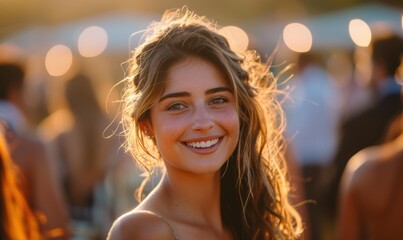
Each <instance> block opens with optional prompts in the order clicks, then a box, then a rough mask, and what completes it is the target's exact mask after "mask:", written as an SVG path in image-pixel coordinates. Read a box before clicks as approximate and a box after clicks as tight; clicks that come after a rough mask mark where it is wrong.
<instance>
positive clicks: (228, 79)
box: [108, 9, 302, 240]
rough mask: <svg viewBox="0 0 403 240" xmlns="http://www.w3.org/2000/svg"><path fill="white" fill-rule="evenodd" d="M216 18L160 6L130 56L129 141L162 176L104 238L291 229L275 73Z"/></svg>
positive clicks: (264, 235) (249, 234) (232, 235)
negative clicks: (239, 46)
mask: <svg viewBox="0 0 403 240" xmlns="http://www.w3.org/2000/svg"><path fill="white" fill-rule="evenodd" d="M219 30H220V28H219V27H217V25H216V24H214V23H213V22H211V21H209V20H208V19H207V18H205V17H200V16H197V15H196V14H194V13H193V12H190V11H188V10H187V9H181V10H176V11H167V12H166V13H165V14H164V15H163V17H162V20H161V21H160V22H157V23H154V24H152V25H151V26H150V28H149V29H148V31H147V33H146V35H145V40H144V42H143V43H142V44H141V45H140V46H138V47H137V48H136V50H135V51H134V52H133V56H132V58H131V59H130V60H129V62H130V64H131V67H130V74H129V76H128V77H127V78H126V79H125V82H126V91H125V94H124V96H123V103H124V106H123V107H124V112H123V121H122V122H123V124H124V127H125V133H126V136H127V147H128V149H129V150H130V151H131V153H133V156H134V158H135V159H136V160H137V161H139V162H140V163H141V164H142V165H143V166H144V167H146V168H147V169H148V170H150V171H151V170H152V168H153V167H155V166H157V165H158V164H159V163H163V166H164V167H165V169H166V172H165V174H164V176H163V177H162V180H161V182H160V183H159V184H158V186H156V187H155V189H154V190H153V191H152V192H151V193H150V194H149V195H148V196H147V197H146V198H145V199H144V200H142V202H141V203H140V205H139V206H137V207H136V208H135V209H133V210H132V211H130V212H128V213H126V214H124V215H123V216H121V217H120V218H118V219H117V220H116V221H115V223H114V224H113V226H112V228H111V230H110V233H109V236H108V239H114V240H115V239H132V238H133V236H136V239H140V240H142V239H187V240H188V239H190V240H191V239H213V240H214V239H224V240H225V239H296V238H298V236H299V234H300V233H301V231H302V228H301V221H300V217H299V215H298V214H297V212H296V211H295V209H294V208H293V207H292V206H291V205H290V203H289V202H288V193H289V184H288V181H287V180H286V165H285V160H284V151H285V146H284V145H283V142H284V141H283V138H282V136H283V129H284V120H283V113H282V109H281V107H280V104H279V103H278V102H277V101H276V99H277V96H276V95H277V94H278V93H279V91H278V90H277V86H276V79H274V78H273V75H272V74H271V72H270V71H269V67H270V66H268V64H264V63H261V62H260V61H259V57H258V56H257V55H256V53H255V52H254V51H243V52H237V53H235V52H234V51H233V49H231V48H230V45H229V41H228V39H226V38H225V37H224V36H222V35H220V34H219V32H220V31H219Z"/></svg>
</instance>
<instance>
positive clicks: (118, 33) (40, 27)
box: [0, 0, 403, 54]
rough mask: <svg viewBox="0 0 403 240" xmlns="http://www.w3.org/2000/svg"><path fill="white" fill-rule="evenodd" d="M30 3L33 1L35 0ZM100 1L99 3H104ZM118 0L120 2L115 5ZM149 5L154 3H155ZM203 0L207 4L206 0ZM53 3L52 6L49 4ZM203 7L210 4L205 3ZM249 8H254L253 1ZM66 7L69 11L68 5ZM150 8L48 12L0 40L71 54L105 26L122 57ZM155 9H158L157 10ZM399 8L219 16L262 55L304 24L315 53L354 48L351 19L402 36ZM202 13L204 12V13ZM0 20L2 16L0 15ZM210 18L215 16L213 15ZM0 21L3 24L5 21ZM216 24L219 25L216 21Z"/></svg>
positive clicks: (111, 46)
mask: <svg viewBox="0 0 403 240" xmlns="http://www.w3.org/2000/svg"><path fill="white" fill-rule="evenodd" d="M3 1H4V0H3ZM18 1H20V0H16V2H18ZM33 1H34V2H35V1H39V0H33ZM74 1H77V0H74ZM74 1H73V2H74ZM99 1H100V2H101V3H103V0H99ZM122 1H123V0H120V1H116V2H122ZM149 1H151V2H152V1H154V0H149ZM254 1H256V2H258V0H251V2H254ZM42 2H43V1H42ZM50 2H58V0H53V1H50ZM87 2H92V0H91V1H83V3H85V4H87ZM111 2H112V1H111ZM133 2H134V1H133ZM161 2H164V1H161ZM173 2H175V1H173ZM206 2H208V1H207V0H206ZM61 3H62V5H61V7H60V8H63V7H64V6H63V4H65V5H66V6H67V4H66V3H64V2H61ZM53 4H54V3H52V4H51V5H53ZM76 4H77V3H76ZM85 4H82V5H80V7H77V12H84V10H83V9H86V8H85V7H84V5H85ZM138 4H140V3H138ZM260 4H262V3H260ZM100 5H103V4H100ZM111 5H112V4H111ZM128 5H129V6H132V5H133V6H132V8H133V9H134V3H133V4H132V5H130V4H128ZM151 5H152V4H151ZM206 5H208V4H207V3H206ZM234 5H236V4H234ZM47 6H48V8H51V7H49V5H47ZM68 6H71V5H68ZM76 6H77V5H76ZM105 6H106V5H105ZM117 6H118V5H117ZM251 6H255V5H254V4H252V3H251ZM66 8H67V9H69V8H68V7H66ZM148 8H149V11H148V12H143V11H137V12H135V11H132V10H130V7H127V9H122V8H119V7H115V8H112V7H111V9H109V10H108V11H106V10H105V11H100V10H99V11H100V12H103V14H94V15H91V14H86V15H85V14H84V13H82V14H84V15H85V16H87V17H86V18H84V15H83V16H82V18H73V17H72V16H70V20H69V21H67V18H68V14H67V13H66V12H69V11H66V12H64V11H60V12H62V13H64V15H65V20H62V19H63V17H61V16H60V17H57V16H56V15H57V14H56V12H54V13H52V14H50V13H49V14H47V15H48V17H47V18H49V19H54V20H53V21H49V22H48V23H46V24H45V23H44V22H42V24H41V23H40V21H41V20H39V19H38V20H36V21H30V22H29V24H30V25H28V23H27V25H26V26H25V28H23V29H21V30H19V31H14V32H13V34H11V33H10V32H9V33H8V36H3V41H6V42H12V43H14V44H16V45H17V46H19V47H22V48H23V49H24V50H26V51H28V52H31V53H34V52H45V51H47V50H48V49H49V48H50V47H51V46H53V45H55V44H65V45H67V46H69V47H70V48H72V50H73V51H76V50H77V44H76V43H77V39H78V38H79V35H80V33H81V32H82V31H83V30H84V29H85V28H87V27H90V26H93V25H97V26H100V27H102V28H104V29H105V30H106V32H107V33H108V35H109V39H108V46H107V49H106V51H107V52H109V53H117V54H122V53H123V54H124V53H128V52H129V50H132V49H133V48H134V47H135V46H136V45H137V42H138V41H139V39H140V37H141V33H139V34H135V35H133V36H132V37H131V35H132V34H133V33H135V32H138V31H141V30H143V29H144V28H145V27H146V26H147V25H148V24H149V23H150V22H151V21H152V20H158V19H159V18H160V14H157V11H151V10H152V9H151V7H148ZM154 8H155V9H157V7H154ZM160 8H161V9H160V10H161V12H162V11H163V10H162V9H166V8H163V7H161V6H160ZM189 8H190V9H192V10H193V9H194V8H191V6H190V5H189ZM402 9H403V8H399V7H391V6H390V5H384V4H364V5H360V6H354V7H350V8H346V9H341V10H337V11H333V12H328V13H323V14H316V15H313V16H310V15H308V14H306V13H304V14H302V13H301V12H299V13H298V14H290V13H289V14H290V15H289V14H285V15H279V16H274V15H273V14H272V10H266V11H265V12H264V13H263V12H261V13H260V14H261V15H260V17H259V16H258V15H256V16H254V17H253V18H252V17H247V16H246V14H245V16H243V18H244V19H245V20H242V19H243V18H240V17H239V16H236V14H234V16H232V18H233V19H232V20H233V21H231V20H230V19H231V17H230V15H225V14H223V16H221V15H220V16H221V17H222V18H225V19H226V20H225V21H224V24H225V23H226V22H227V23H229V24H231V25H234V24H238V26H240V27H242V28H244V29H245V30H246V31H247V33H248V34H249V35H250V38H251V42H252V44H254V46H253V48H257V49H259V50H261V51H263V52H264V53H271V52H272V50H273V49H274V48H275V46H276V44H277V43H279V42H281V41H280V39H281V35H282V30H283V28H284V27H285V26H286V24H288V23H290V22H293V21H296V22H300V23H303V24H305V25H306V26H307V27H308V28H309V29H310V30H311V32H312V35H313V49H326V48H329V47H333V48H344V49H351V48H353V47H354V44H353V42H352V40H351V38H350V35H349V32H348V24H349V21H350V20H351V19H354V18H360V19H362V20H364V21H366V22H367V23H368V24H377V23H380V22H385V23H387V24H388V25H389V27H390V28H391V29H392V30H393V31H395V32H398V33H399V34H403V30H402ZM204 10H205V11H207V9H204ZM94 11H95V10H94ZM224 12H227V14H228V12H230V10H228V11H224ZM241 12H242V11H241ZM274 12H277V11H274ZM71 14H72V13H71ZM62 15H63V14H62ZM0 16H1V17H3V16H2V15H0ZM76 16H78V15H76ZM225 16H226V17H225ZM238 17H239V18H238ZM249 18H250V19H249ZM44 19H46V17H43V20H42V21H44ZM213 19H216V18H214V17H213ZM216 20H217V19H216ZM217 21H219V20H217ZM1 23H2V24H3V22H1ZM219 23H220V24H222V23H221V22H220V21H219ZM224 24H222V25H224ZM0 40H1V36H0Z"/></svg>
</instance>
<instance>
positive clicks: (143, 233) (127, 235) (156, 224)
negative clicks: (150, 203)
mask: <svg viewBox="0 0 403 240" xmlns="http://www.w3.org/2000/svg"><path fill="white" fill-rule="evenodd" d="M107 239H108V240H126V239H136V240H174V239H175V235H174V232H173V230H172V228H171V226H170V225H169V224H168V222H167V221H165V220H164V219H163V218H162V217H160V216H159V215H157V214H155V213H153V212H150V211H144V210H133V211H131V212H128V213H126V214H124V215H122V216H121V217H119V218H118V219H117V220H116V221H115V222H114V223H113V225H112V227H111V229H110V231H109V234H108V238H107Z"/></svg>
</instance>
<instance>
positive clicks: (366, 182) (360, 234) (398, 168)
mask: <svg viewBox="0 0 403 240" xmlns="http://www.w3.org/2000/svg"><path fill="white" fill-rule="evenodd" d="M387 136H388V137H387V140H386V142H385V143H382V144H379V145H376V146H371V147H367V148H365V149H363V150H361V151H359V152H358V153H357V154H355V155H354V156H353V157H352V158H351V159H350V160H349V162H348V164H347V166H346V168H345V170H344V173H343V177H342V182H341V186H340V195H341V197H340V200H339V205H340V208H339V216H338V239H340V240H358V239H375V240H376V239H397V238H399V237H400V236H401V228H402V226H403V205H402V204H401V203H402V202H403V188H402V187H401V186H402V184H403V114H401V115H400V117H399V118H397V120H396V121H395V122H394V123H393V124H392V126H391V128H390V130H389V132H388V134H387Z"/></svg>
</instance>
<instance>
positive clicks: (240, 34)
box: [220, 26, 249, 53]
mask: <svg viewBox="0 0 403 240" xmlns="http://www.w3.org/2000/svg"><path fill="white" fill-rule="evenodd" d="M220 33H221V34H222V35H223V36H225V37H226V38H227V40H228V43H229V45H230V47H231V49H232V50H233V51H234V52H236V53H239V52H243V51H245V50H246V49H247V48H248V44H249V37H248V34H246V32H245V31H244V30H242V29H241V28H239V27H236V26H227V27H223V28H222V29H221V30H220Z"/></svg>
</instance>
